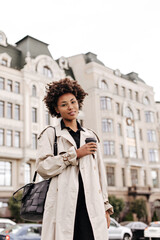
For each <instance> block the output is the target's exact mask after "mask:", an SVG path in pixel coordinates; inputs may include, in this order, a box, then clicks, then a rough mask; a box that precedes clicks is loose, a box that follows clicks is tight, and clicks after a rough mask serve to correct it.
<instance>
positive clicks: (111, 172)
mask: <svg viewBox="0 0 160 240" xmlns="http://www.w3.org/2000/svg"><path fill="white" fill-rule="evenodd" d="M107 182H108V186H115V169H114V167H107Z"/></svg>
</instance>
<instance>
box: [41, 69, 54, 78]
mask: <svg viewBox="0 0 160 240" xmlns="http://www.w3.org/2000/svg"><path fill="white" fill-rule="evenodd" d="M43 74H44V75H45V76H46V77H49V78H52V77H53V74H52V71H51V69H50V68H49V67H48V66H44V67H43Z"/></svg>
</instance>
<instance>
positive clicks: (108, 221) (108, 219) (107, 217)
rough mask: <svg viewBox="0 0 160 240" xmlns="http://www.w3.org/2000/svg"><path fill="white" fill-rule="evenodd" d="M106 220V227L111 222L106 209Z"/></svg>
mask: <svg viewBox="0 0 160 240" xmlns="http://www.w3.org/2000/svg"><path fill="white" fill-rule="evenodd" d="M106 220H107V227H108V228H109V227H110V223H111V219H110V215H109V213H108V211H106Z"/></svg>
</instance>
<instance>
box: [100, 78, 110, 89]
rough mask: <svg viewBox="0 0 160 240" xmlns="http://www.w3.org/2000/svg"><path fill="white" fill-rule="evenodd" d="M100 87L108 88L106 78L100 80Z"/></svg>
mask: <svg viewBox="0 0 160 240" xmlns="http://www.w3.org/2000/svg"><path fill="white" fill-rule="evenodd" d="M99 88H101V89H107V88H108V85H107V83H106V81H105V80H104V79H103V80H101V81H100V82H99Z"/></svg>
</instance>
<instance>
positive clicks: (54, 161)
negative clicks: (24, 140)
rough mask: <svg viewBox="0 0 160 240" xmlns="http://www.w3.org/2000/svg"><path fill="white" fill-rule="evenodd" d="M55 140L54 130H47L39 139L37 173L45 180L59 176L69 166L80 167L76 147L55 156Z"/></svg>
mask: <svg viewBox="0 0 160 240" xmlns="http://www.w3.org/2000/svg"><path fill="white" fill-rule="evenodd" d="M54 138H55V133H54V129H53V128H47V129H46V130H45V131H43V133H42V134H41V135H40V137H39V138H38V151H37V158H36V171H37V172H38V173H39V174H40V176H41V177H43V178H44V179H47V178H52V177H54V176H57V175H59V174H60V173H62V171H63V170H64V169H65V168H67V167H68V166H69V165H78V161H77V154H76V149H75V148H74V146H72V147H70V148H69V149H68V151H67V152H63V153H62V154H60V155H57V156H54V155H53V145H54Z"/></svg>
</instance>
